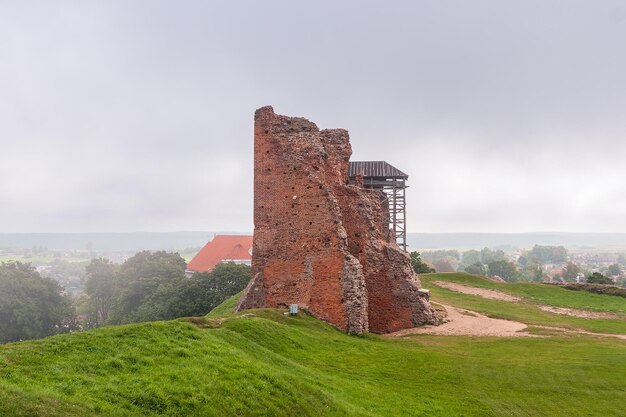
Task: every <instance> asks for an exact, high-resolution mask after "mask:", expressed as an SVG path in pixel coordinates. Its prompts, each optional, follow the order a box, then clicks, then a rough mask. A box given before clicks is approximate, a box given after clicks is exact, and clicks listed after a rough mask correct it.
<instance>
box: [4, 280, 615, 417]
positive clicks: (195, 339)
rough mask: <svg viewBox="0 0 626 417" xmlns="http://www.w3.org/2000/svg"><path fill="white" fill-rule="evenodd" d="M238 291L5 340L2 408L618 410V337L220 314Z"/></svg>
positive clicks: (140, 411)
mask: <svg viewBox="0 0 626 417" xmlns="http://www.w3.org/2000/svg"><path fill="white" fill-rule="evenodd" d="M431 278H434V277H431ZM437 279H441V278H437ZM427 280H428V279H425V281H427ZM607 297H608V296H607ZM475 298H477V297H475ZM235 301H236V298H233V299H230V300H228V301H227V302H226V303H225V305H224V306H223V307H222V313H220V311H219V310H218V311H217V312H214V314H213V315H211V316H209V317H208V318H206V319H202V318H200V319H195V320H193V322H194V323H195V325H193V324H191V323H190V322H186V321H184V320H179V321H171V322H156V323H144V324H136V325H128V326H119V327H109V328H103V329H99V330H95V331H90V332H84V333H77V334H73V335H63V336H55V337H51V338H48V339H44V340H39V341H32V342H23V343H16V344H10V345H4V346H0V415H1V416H33V415H41V416H50V417H52V416H97V415H101V416H136V415H145V416H153V415H168V416H183V415H184V416H212V415H215V416H224V415H244V416H248V415H271V416H291V415H302V416H319V415H362V416H393V415H398V416H420V415H421V416H538V415H550V416H558V415H562V416H590V415H597V416H621V415H623V404H624V402H626V342H624V341H620V340H614V339H594V338H590V337H583V336H580V337H570V338H565V337H560V338H470V337H442V336H426V335H420V336H413V337H410V338H407V339H402V340H398V339H388V338H384V337H380V336H374V335H370V336H367V337H352V336H347V335H345V334H343V333H341V332H338V331H336V330H335V329H333V328H331V327H330V326H327V325H325V324H323V323H321V322H319V321H317V320H315V319H313V318H311V317H308V316H306V315H304V314H302V315H300V316H298V317H295V318H291V317H285V316H284V315H283V314H282V313H281V312H279V311H275V310H258V311H252V312H248V313H246V314H250V313H252V314H253V316H249V315H246V316H241V315H227V316H224V317H225V320H224V319H223V318H220V317H219V314H228V313H227V311H228V310H229V309H230V308H231V307H232V305H234V303H235ZM463 302H465V301H463ZM497 306H499V305H497ZM497 306H491V308H496V307H497Z"/></svg>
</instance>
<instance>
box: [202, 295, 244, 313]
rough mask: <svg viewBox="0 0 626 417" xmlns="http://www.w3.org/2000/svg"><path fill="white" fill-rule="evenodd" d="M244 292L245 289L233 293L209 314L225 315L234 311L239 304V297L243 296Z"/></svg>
mask: <svg viewBox="0 0 626 417" xmlns="http://www.w3.org/2000/svg"><path fill="white" fill-rule="evenodd" d="M242 293H243V291H242V292H240V293H238V294H235V295H233V296H232V297H230V298H229V299H227V300H226V301H224V302H223V303H222V304H220V305H218V306H217V307H215V308H214V309H213V310H211V312H210V313H209V314H208V316H209V317H211V316H223V315H227V314H229V313H232V311H233V309H234V308H235V307H236V306H237V302H238V301H239V297H241V294H242Z"/></svg>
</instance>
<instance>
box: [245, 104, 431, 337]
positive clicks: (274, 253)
mask: <svg viewBox="0 0 626 417" xmlns="http://www.w3.org/2000/svg"><path fill="white" fill-rule="evenodd" d="M351 154H352V149H351V147H350V142H349V136H348V132H347V131H345V130H343V129H328V130H321V131H320V130H319V129H318V128H317V126H316V125H315V124H314V123H311V122H310V121H308V120H306V119H303V118H295V117H286V116H281V115H277V114H275V113H274V111H273V109H272V108H271V107H263V108H260V109H258V110H257V111H256V113H255V126H254V225H255V229H254V243H253V254H252V274H253V278H252V280H251V282H250V284H249V285H248V287H247V288H246V289H245V291H244V295H243V296H242V298H241V300H240V302H239V305H238V306H237V309H238V310H241V309H247V308H260V307H285V306H288V305H289V304H298V305H299V306H300V307H301V308H305V309H307V310H308V311H309V312H310V313H311V314H313V315H314V316H316V317H318V318H320V319H322V320H325V321H327V322H329V323H331V324H333V325H335V326H336V327H338V328H340V329H343V330H345V331H348V332H350V333H358V334H360V333H363V332H366V331H368V329H369V331H373V332H377V333H386V332H391V331H395V330H400V329H403V328H407V327H413V326H415V325H418V324H422V323H427V322H433V321H435V315H434V313H433V311H432V310H431V308H430V304H429V302H428V299H427V297H425V295H424V293H422V292H419V291H418V290H419V280H418V279H417V277H416V276H415V274H414V273H413V270H412V269H411V265H410V261H409V258H408V256H407V255H406V254H405V253H404V252H402V251H401V250H400V249H399V248H398V247H397V245H396V244H395V241H392V240H391V239H390V237H389V231H388V210H387V208H386V207H385V206H384V203H383V200H382V198H383V196H382V193H381V192H379V191H374V190H366V189H364V188H361V187H359V186H354V185H347V183H348V177H347V176H348V161H349V159H350V155H351Z"/></svg>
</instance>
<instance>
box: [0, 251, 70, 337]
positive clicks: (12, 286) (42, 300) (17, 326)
mask: <svg viewBox="0 0 626 417" xmlns="http://www.w3.org/2000/svg"><path fill="white" fill-rule="evenodd" d="M62 291H63V289H62V288H61V287H60V286H59V284H58V283H57V282H56V281H54V280H52V279H49V278H42V277H41V276H40V275H39V273H37V271H35V269H34V268H33V267H32V266H31V265H30V264H23V263H21V262H8V263H2V264H0V343H6V342H13V341H17V340H25V339H35V338H39V337H45V336H49V335H52V334H55V333H62V332H66V331H69V330H71V329H72V328H73V322H74V310H73V308H72V306H71V303H70V300H69V299H68V298H67V297H66V296H64V295H62Z"/></svg>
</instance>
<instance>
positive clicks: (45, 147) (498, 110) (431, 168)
mask: <svg viewBox="0 0 626 417" xmlns="http://www.w3.org/2000/svg"><path fill="white" fill-rule="evenodd" d="M381 5H382V3H380V2H373V1H358V2H357V1H344V2H331V1H318V2H308V3H304V2H298V3H295V2H286V1H265V2H253V1H237V2H228V3H226V2H211V3H209V2H200V1H190V2H184V3H177V2H165V1H135V2H123V1H107V2H93V3H82V2H81V3H79V2H69V1H66V2H2V3H1V5H0V91H2V94H1V95H0V114H1V117H0V141H1V148H0V232H2V233H16V232H92V231H117V232H125V231H178V230H213V231H216V230H229V231H238V232H250V231H251V230H252V124H253V119H252V116H253V112H254V110H255V109H256V108H258V107H260V106H263V105H267V104H271V105H273V106H274V108H275V110H276V111H277V112H278V113H281V114H289V115H294V116H295V115H297V116H304V117H307V118H309V119H310V120H314V121H316V122H317V123H318V124H319V127H320V128H333V127H342V128H346V129H348V130H349V132H350V135H351V142H352V145H353V149H354V154H353V159H354V160H379V159H384V160H386V161H388V162H390V163H392V164H393V165H395V166H397V167H398V168H400V169H402V170H403V171H405V172H406V173H407V174H409V176H410V178H409V184H410V186H411V188H410V189H409V190H408V227H409V231H410V232H478V231H479V232H534V231H569V232H626V217H625V216H624V215H623V213H624V212H625V211H626V188H625V187H624V180H626V168H625V167H624V155H626V140H625V139H626V118H624V114H626V77H624V74H626V54H625V52H624V51H625V50H624V39H626V7H625V4H624V2H622V1H596V2H588V1H569V0H568V1H565V0H563V1H551V2H544V1H525V2H501V1H480V2H472V4H471V5H470V3H467V2H449V1H419V2H409V1H404V2H401V1H392V2H385V7H384V8H383V7H382V6H381Z"/></svg>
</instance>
